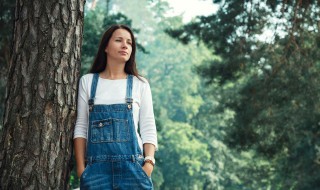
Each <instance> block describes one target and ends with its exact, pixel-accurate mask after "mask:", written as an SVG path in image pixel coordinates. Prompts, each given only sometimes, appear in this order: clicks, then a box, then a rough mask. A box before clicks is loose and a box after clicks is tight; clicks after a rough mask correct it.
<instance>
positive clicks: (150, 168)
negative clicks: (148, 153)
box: [142, 162, 153, 177]
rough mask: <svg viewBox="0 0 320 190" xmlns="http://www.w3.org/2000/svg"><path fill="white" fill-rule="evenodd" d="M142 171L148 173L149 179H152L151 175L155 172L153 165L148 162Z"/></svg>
mask: <svg viewBox="0 0 320 190" xmlns="http://www.w3.org/2000/svg"><path fill="white" fill-rule="evenodd" d="M142 169H143V171H145V172H146V174H147V175H148V177H151V173H152V171H153V165H151V164H150V163H148V162H146V163H144V165H143V167H142Z"/></svg>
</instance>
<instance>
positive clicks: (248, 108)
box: [168, 0, 320, 189]
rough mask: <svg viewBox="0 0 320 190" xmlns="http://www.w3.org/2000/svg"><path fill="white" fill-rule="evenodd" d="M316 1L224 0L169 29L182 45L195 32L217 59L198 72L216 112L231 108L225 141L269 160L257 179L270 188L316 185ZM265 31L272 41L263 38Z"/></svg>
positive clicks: (317, 62)
mask: <svg viewBox="0 0 320 190" xmlns="http://www.w3.org/2000/svg"><path fill="white" fill-rule="evenodd" d="M215 2H220V1H215ZM318 7H319V3H318V1H301V0H296V1H290V2H287V1H285V2H282V3H280V2H275V1H260V2H257V1H234V0H230V1H223V4H221V8H220V10H219V11H218V12H217V14H215V15H211V16H208V17H199V18H198V19H197V20H196V21H194V22H193V23H190V24H187V25H186V26H184V27H183V28H178V29H176V30H168V33H170V34H171V35H172V36H174V37H177V38H179V39H180V40H181V41H182V42H184V43H187V42H188V41H190V39H192V38H193V37H197V38H198V39H200V40H202V41H203V42H204V43H206V45H207V46H208V47H209V48H212V50H213V51H214V53H215V54H217V55H219V56H220V57H221V59H216V60H213V61H211V64H209V65H204V66H203V67H200V69H199V73H200V74H201V75H202V76H203V77H204V78H205V79H207V81H208V83H210V84H215V85H217V86H218V87H219V90H220V92H221V98H219V99H218V102H219V106H217V108H216V109H215V110H217V111H219V110H220V112H221V113H223V112H225V111H226V110H232V111H233V112H234V118H233V119H231V120H230V121H229V122H228V124H227V126H228V128H227V129H226V130H225V131H226V132H227V133H226V137H225V139H224V140H225V142H227V143H228V145H229V146H230V147H233V148H235V149H236V150H239V151H249V152H251V150H253V151H254V154H253V155H256V154H257V156H258V157H261V158H260V159H261V160H266V161H268V163H267V165H266V166H268V167H271V168H272V169H273V170H269V172H268V173H270V174H267V173H265V175H264V176H262V179H263V178H264V179H263V180H265V181H267V182H268V183H269V184H270V185H269V187H270V188H271V189H316V188H318V187H319V178H320V176H319V173H318V172H317V170H318V169H319V161H318V160H319V149H318V147H319V138H318V136H319V135H318V134H319V127H318V125H319V124H318V123H319V122H318V120H317V118H319V110H318V107H319V87H318V82H317V81H319V75H318V74H317V72H318V69H319V56H320V55H319V51H318V50H317V49H318V48H319V43H318V42H319V25H318V24H317V23H318V18H319V8H318ZM270 31H272V32H273V35H272V36H271V37H270V38H271V39H268V40H262V38H263V37H264V36H265V35H266V34H267V32H270ZM249 166H250V167H249V168H248V169H250V168H251V170H250V171H253V170H252V169H253V168H254V165H249ZM266 166H265V167H262V168H261V169H260V170H259V171H256V172H254V173H248V175H249V176H250V177H252V178H253V179H255V181H256V182H259V180H258V178H257V176H258V177H259V178H260V176H259V175H255V174H257V172H258V173H259V172H261V171H264V170H265V169H266ZM310 174H312V175H310ZM242 180H245V176H242ZM243 185H244V187H250V185H248V184H243ZM257 185H258V186H259V185H260V187H263V186H264V185H265V183H264V182H263V181H260V182H259V183H258V184H257ZM251 187H252V186H251Z"/></svg>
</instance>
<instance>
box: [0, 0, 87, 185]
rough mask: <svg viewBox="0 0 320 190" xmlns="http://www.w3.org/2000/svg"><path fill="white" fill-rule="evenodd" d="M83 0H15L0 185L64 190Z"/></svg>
mask: <svg viewBox="0 0 320 190" xmlns="http://www.w3.org/2000/svg"><path fill="white" fill-rule="evenodd" d="M84 3H85V0H33V1H30V0H17V1H16V10H15V27H14V31H13V32H14V37H13V49H12V54H11V58H10V65H9V72H8V83H7V95H6V102H5V104H6V105H5V107H6V108H5V114H4V125H3V127H4V128H3V134H2V137H1V144H0V171H1V172H0V180H1V185H0V189H67V188H68V181H69V176H70V163H71V162H70V160H71V155H72V133H73V127H74V121H75V117H76V98H77V85H78V78H79V73H80V53H81V45H82V31H83V17H84V12H83V9H84Z"/></svg>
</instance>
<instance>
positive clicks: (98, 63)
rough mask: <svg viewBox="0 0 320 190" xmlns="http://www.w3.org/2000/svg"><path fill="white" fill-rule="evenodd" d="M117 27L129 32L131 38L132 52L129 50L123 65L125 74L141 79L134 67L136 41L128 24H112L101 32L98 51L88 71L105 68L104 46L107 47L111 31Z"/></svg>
mask: <svg viewBox="0 0 320 190" xmlns="http://www.w3.org/2000/svg"><path fill="white" fill-rule="evenodd" d="M117 29H124V30H127V31H128V32H129V33H130V35H131V39H132V52H131V55H130V58H129V60H128V61H127V62H126V65H125V67H124V71H125V72H126V73H127V74H131V75H134V76H136V77H138V78H139V79H141V78H140V75H139V73H138V70H137V67H136V41H135V38H134V35H133V32H132V30H131V29H130V28H129V27H128V26H126V25H123V24H115V25H112V26H110V27H109V28H108V29H107V31H106V32H105V33H104V34H103V36H102V39H101V41H100V45H99V49H98V53H97V55H96V57H95V59H94V62H93V64H92V67H91V69H90V71H89V72H90V73H100V72H102V71H104V70H105V68H106V64H107V54H106V52H105V48H106V47H107V45H108V43H109V40H110V38H111V36H112V34H113V32H114V31H116V30H117Z"/></svg>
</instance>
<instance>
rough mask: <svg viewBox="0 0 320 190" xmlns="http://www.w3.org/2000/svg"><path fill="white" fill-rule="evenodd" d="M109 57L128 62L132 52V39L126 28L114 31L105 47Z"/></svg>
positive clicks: (109, 58)
mask: <svg viewBox="0 0 320 190" xmlns="http://www.w3.org/2000/svg"><path fill="white" fill-rule="evenodd" d="M105 52H106V53H107V59H108V60H113V61H119V62H124V63H126V62H127V61H128V60H129V59H130V56H131V53H132V39H131V35H130V33H129V32H128V31H127V30H125V29H117V30H115V31H114V32H113V34H112V36H111V38H110V40H109V43H108V45H107V47H106V49H105Z"/></svg>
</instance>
